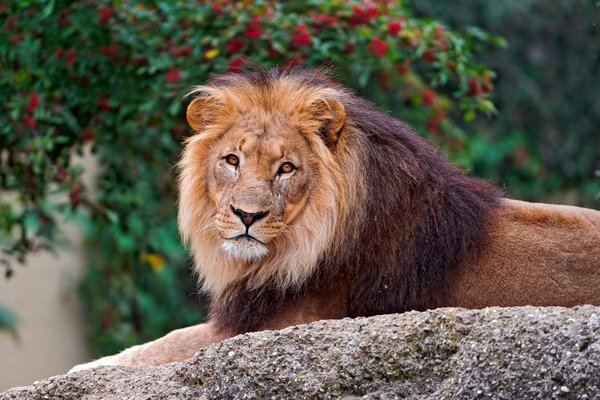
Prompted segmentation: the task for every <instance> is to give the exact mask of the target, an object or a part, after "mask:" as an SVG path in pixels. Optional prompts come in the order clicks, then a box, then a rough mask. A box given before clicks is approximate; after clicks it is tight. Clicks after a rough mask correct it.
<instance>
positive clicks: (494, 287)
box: [446, 199, 600, 308]
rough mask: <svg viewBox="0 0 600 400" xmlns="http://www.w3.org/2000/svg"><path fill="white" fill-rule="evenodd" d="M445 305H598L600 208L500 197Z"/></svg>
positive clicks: (456, 276)
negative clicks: (480, 247)
mask: <svg viewBox="0 0 600 400" xmlns="http://www.w3.org/2000/svg"><path fill="white" fill-rule="evenodd" d="M488 234H489V237H488V241H487V244H486V245H485V246H484V247H483V250H482V251H481V253H480V254H478V255H477V256H475V257H474V259H473V260H471V261H469V262H466V263H464V264H463V265H461V266H460V267H459V270H458V271H457V272H458V273H457V274H456V275H455V277H454V278H452V279H451V282H450V286H449V287H450V289H449V291H450V292H449V298H448V299H447V301H446V302H447V303H450V304H446V305H456V306H464V307H469V308H481V307H486V306H490V305H499V306H510V305H540V306H545V305H565V306H568V305H576V304H585V303H592V304H600V211H596V210H591V209H586V208H580V207H573V206H563V205H550V204H542V203H528V202H524V201H516V200H509V199H503V200H501V204H500V207H499V208H498V209H497V210H496V211H495V212H494V214H493V215H492V217H491V218H490V222H489V227H488Z"/></svg>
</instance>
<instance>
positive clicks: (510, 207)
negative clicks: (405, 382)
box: [75, 69, 600, 370]
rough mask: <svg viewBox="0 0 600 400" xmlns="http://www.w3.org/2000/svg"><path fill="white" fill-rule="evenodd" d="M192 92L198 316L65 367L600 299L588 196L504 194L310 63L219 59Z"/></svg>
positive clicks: (140, 361)
mask: <svg viewBox="0 0 600 400" xmlns="http://www.w3.org/2000/svg"><path fill="white" fill-rule="evenodd" d="M193 93H194V94H195V95H197V97H196V98H195V99H194V100H193V101H192V103H191V104H190V105H189V107H188V110H187V119H188V121H189V124H190V125H191V127H192V128H193V130H194V131H195V133H196V134H195V135H194V136H192V137H191V138H190V139H189V140H188V141H187V145H186V148H185V150H184V152H183V156H182V159H181V163H180V166H181V176H180V181H179V184H180V202H179V224H180V229H181V233H182V236H183V238H184V240H185V241H186V242H188V243H189V244H190V247H191V250H192V252H193V254H194V257H195V261H196V269H197V272H198V274H199V275H200V280H201V282H202V287H203V289H204V290H205V291H206V292H208V293H209V294H210V296H211V299H212V304H211V312H210V318H209V322H207V323H205V324H200V325H196V326H193V327H189V328H184V329H180V330H177V331H174V332H171V333H170V334H168V335H167V336H165V337H163V338H160V339H158V340H155V341H153V342H150V343H147V344H144V345H140V346H135V347H132V348H130V349H128V350H125V351H123V352H122V353H120V354H117V355H115V356H111V357H105V358H102V359H100V360H98V361H96V362H92V363H89V364H84V365H82V366H78V367H76V368H75V369H76V370H77V369H84V368H90V367H94V366H97V365H108V364H120V365H154V364H161V363H166V362H171V361H176V360H182V359H186V358H189V357H191V356H192V355H193V354H194V352H196V350H198V349H199V348H200V347H203V346H206V345H208V344H210V343H214V342H217V341H221V340H223V339H225V338H229V337H232V336H234V335H237V334H240V333H243V332H249V331H257V330H265V329H279V328H283V327H286V326H290V325H295V324H302V323H307V322H311V321H315V320H320V319H328V318H342V317H346V316H350V317H355V316H368V315H374V314H384V313H398V312H403V311H406V310H425V309H428V308H435V307H442V306H452V307H454V306H456V307H469V308H481V307H487V306H517V305H526V304H530V305H538V306H546V305H548V306H549V305H562V306H573V305H576V304H583V303H591V304H600V212H598V211H593V210H589V209H584V208H577V207H569V206H555V205H547V204H535V203H526V202H522V201H515V200H508V199H505V198H503V196H502V193H501V192H500V191H499V190H497V189H496V188H494V187H493V186H491V185H489V184H488V183H486V182H483V181H481V180H477V179H474V178H470V177H468V176H466V175H464V174H463V173H462V172H461V171H460V170H459V169H458V168H456V167H455V166H453V165H452V164H450V163H449V162H448V161H446V159H444V157H442V156H441V155H440V153H439V152H438V150H437V149H436V148H435V147H434V146H432V145H431V144H429V143H428V142H427V141H425V140H424V139H423V138H421V137H420V136H418V135H416V134H415V133H413V132H412V131H411V130H410V128H409V127H408V126H406V125H405V124H404V123H402V122H400V121H398V120H395V119H393V118H391V117H390V116H388V115H386V114H383V113H381V112H379V111H377V110H376V109H375V107H374V106H373V105H372V104H370V103H369V102H367V101H365V100H363V99H361V98H359V97H357V96H356V95H354V94H353V93H352V92H350V91H349V90H347V89H345V88H344V87H342V86H340V85H339V84H337V83H334V82H332V81H331V80H330V79H329V78H328V77H327V76H325V75H324V74H322V73H320V72H316V71H302V70H298V69H293V70H290V69H288V70H264V69H253V70H246V71H241V72H231V73H227V74H224V75H221V76H218V77H217V78H215V79H213V80H212V81H211V82H210V83H209V84H207V85H205V86H199V87H197V88H196V89H195V90H194V91H193Z"/></svg>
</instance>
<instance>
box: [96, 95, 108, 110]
mask: <svg viewBox="0 0 600 400" xmlns="http://www.w3.org/2000/svg"><path fill="white" fill-rule="evenodd" d="M96 105H97V106H98V107H100V108H101V109H102V110H103V111H108V110H110V104H108V96H107V95H105V94H103V95H102V96H100V97H98V99H97V100H96Z"/></svg>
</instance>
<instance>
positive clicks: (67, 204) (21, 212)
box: [0, 0, 503, 353]
mask: <svg viewBox="0 0 600 400" xmlns="http://www.w3.org/2000/svg"><path fill="white" fill-rule="evenodd" d="M0 20H1V21H4V22H3V24H4V26H3V29H2V31H1V32H0V57H1V65H0V67H1V69H2V71H3V73H2V74H0V145H1V149H0V189H1V190H2V193H3V197H2V199H1V200H0V232H2V236H1V237H2V241H1V242H0V245H1V246H2V254H3V255H2V256H1V257H3V258H2V260H4V261H3V262H4V263H5V265H6V268H7V269H6V271H7V273H10V272H9V271H11V270H10V268H11V267H10V264H8V260H9V259H11V258H12V257H16V258H17V259H22V258H23V257H24V256H25V255H26V254H27V253H28V252H30V251H32V250H36V249H41V248H51V247H52V246H53V244H55V243H56V240H57V232H56V219H57V216H59V215H67V216H73V215H80V216H81V215H82V213H83V215H85V216H86V220H87V222H86V224H85V226H86V233H87V237H88V238H89V241H88V242H89V246H88V248H89V250H88V254H89V257H88V265H89V267H88V268H87V272H86V276H85V279H84V282H83V285H82V290H81V293H82V295H83V297H84V299H85V302H86V305H87V316H88V325H89V326H90V334H91V335H90V337H91V343H92V345H93V348H94V350H95V351H97V352H99V353H112V352H114V351H116V350H118V349H120V348H122V347H124V346H128V345H131V344H133V343H136V342H139V341H141V340H147V339H150V338H152V337H156V336H159V335H160V334H162V333H164V332H166V331H168V330H171V329H173V328H175V327H177V326H181V325H187V324H190V323H192V322H196V321H197V320H199V319H200V317H201V311H200V310H199V308H198V305H197V304H196V303H195V302H194V296H193V293H194V283H193V281H192V279H191V278H189V277H188V275H189V271H188V260H187V257H186V255H185V252H184V249H183V248H182V246H181V244H180V243H179V242H178V239H177V227H176V218H175V202H176V187H175V173H174V166H175V164H176V161H177V157H178V153H179V152H180V149H181V142H182V140H183V138H184V137H185V136H186V135H187V134H188V132H189V131H188V128H187V126H186V125H185V123H184V118H183V114H184V112H183V111H184V109H185V104H184V103H183V102H182V98H183V97H184V96H185V94H186V93H187V91H188V90H189V89H190V87H191V86H192V85H195V84H199V83H202V82H205V81H206V79H207V78H208V77H210V76H211V75H212V74H214V73H218V72H220V71H223V70H225V69H227V68H229V69H236V68H239V67H240V64H241V63H242V62H244V61H245V60H250V61H252V62H255V63H258V64H260V65H264V66H274V65H284V64H288V65H290V64H292V65H293V64H299V65H303V66H308V67H315V66H322V65H326V66H330V67H332V69H333V70H334V71H335V75H336V76H338V77H339V79H340V80H341V81H342V82H344V83H345V84H347V85H349V86H351V87H353V88H355V89H356V90H357V91H359V92H360V93H362V94H366V95H368V97H370V98H371V99H373V100H374V101H376V102H377V103H379V104H381V105H383V108H387V109H389V110H391V111H392V112H394V113H396V114H397V115H399V116H400V117H402V118H404V119H405V120H407V121H409V122H410V123H412V124H413V125H415V126H416V127H417V128H421V129H422V130H425V128H426V129H427V130H428V131H429V132H430V133H431V134H432V135H434V136H435V140H436V142H437V143H438V144H440V145H442V146H443V147H444V148H445V149H446V150H447V151H449V152H450V153H451V156H452V157H453V158H454V159H456V160H458V161H459V162H462V163H463V165H465V166H468V165H469V163H468V160H469V156H468V154H469V151H470V150H469V146H467V141H466V139H467V137H466V135H465V134H464V132H463V131H462V130H461V129H459V128H458V127H457V125H456V124H455V122H456V121H460V120H462V119H463V118H464V119H466V120H471V119H473V117H474V116H475V114H476V113H483V114H491V113H494V112H495V108H494V105H493V103H492V102H491V101H490V93H491V90H492V86H493V85H492V81H493V78H494V73H493V72H492V71H491V70H489V69H488V68H486V67H485V66H482V65H479V64H477V63H476V62H475V61H474V53H475V52H477V51H480V50H481V48H483V47H485V46H488V45H498V44H500V45H502V44H503V42H502V40H501V39H499V38H497V37H494V36H490V35H488V34H486V33H484V32H482V31H480V30H469V31H466V32H464V33H457V32H454V31H450V30H448V29H447V28H445V27H444V26H443V25H441V24H440V23H438V22H436V21H432V20H425V19H417V18H414V17H412V16H411V15H410V13H409V10H408V9H407V8H406V7H404V6H403V5H402V4H401V3H399V2H377V3H371V2H358V1H348V2H346V1H338V0H311V1H309V2H275V1H266V0H262V1H256V2H231V3H226V2H201V1H158V0H156V1H107V0H103V1H78V2H71V1H64V0H63V1H60V0H56V1H50V2H46V1H34V0H29V1H25V0H23V1H13V2H9V3H0ZM448 115H449V116H450V117H447V116H448ZM453 121H455V122H453ZM84 146H91V148H92V150H93V152H94V153H95V154H96V156H97V158H98V159H99V161H100V164H101V166H102V173H101V175H100V177H99V179H98V181H97V187H96V188H95V189H94V190H90V188H87V187H85V186H84V185H83V183H82V181H81V172H82V171H81V168H77V167H75V166H74V164H73V156H74V155H75V154H76V153H78V152H81V151H82V149H83V147H84ZM5 193H6V194H7V196H6V197H5V196H4V194H5ZM79 218H81V217H79Z"/></svg>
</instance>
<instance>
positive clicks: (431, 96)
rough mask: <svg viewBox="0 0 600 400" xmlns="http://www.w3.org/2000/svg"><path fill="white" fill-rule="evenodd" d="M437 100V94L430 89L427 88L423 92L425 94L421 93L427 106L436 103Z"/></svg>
mask: <svg viewBox="0 0 600 400" xmlns="http://www.w3.org/2000/svg"><path fill="white" fill-rule="evenodd" d="M435 98H436V95H435V92H434V91H433V90H431V89H429V88H425V90H423V92H422V93H421V100H422V101H423V104H425V105H428V106H430V105H432V104H433V103H434V102H435Z"/></svg>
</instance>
